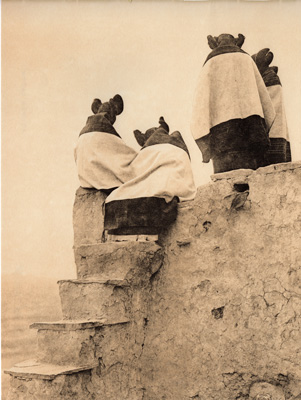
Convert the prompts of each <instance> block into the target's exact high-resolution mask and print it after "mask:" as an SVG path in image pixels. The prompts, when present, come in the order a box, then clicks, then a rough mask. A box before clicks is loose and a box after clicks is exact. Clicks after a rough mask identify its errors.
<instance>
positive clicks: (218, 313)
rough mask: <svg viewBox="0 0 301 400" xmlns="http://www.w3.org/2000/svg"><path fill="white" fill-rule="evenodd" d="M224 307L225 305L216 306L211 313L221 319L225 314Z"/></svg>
mask: <svg viewBox="0 0 301 400" xmlns="http://www.w3.org/2000/svg"><path fill="white" fill-rule="evenodd" d="M224 309H225V306H223V307H219V308H214V309H213V310H211V314H212V315H213V316H214V318H215V319H221V318H223V316H224Z"/></svg>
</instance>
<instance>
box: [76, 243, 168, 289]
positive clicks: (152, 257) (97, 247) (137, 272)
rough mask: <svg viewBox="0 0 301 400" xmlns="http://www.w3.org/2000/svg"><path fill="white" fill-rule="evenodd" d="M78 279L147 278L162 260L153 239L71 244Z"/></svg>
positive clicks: (130, 281) (133, 281)
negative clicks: (80, 244) (147, 240)
mask: <svg viewBox="0 0 301 400" xmlns="http://www.w3.org/2000/svg"><path fill="white" fill-rule="evenodd" d="M74 253H75V263H76V266H77V274H78V278H88V277H98V278H99V279H120V280H127V281H128V282H129V283H130V284H131V285H135V284H141V282H143V281H144V280H147V279H149V277H150V276H152V275H153V274H154V273H155V272H157V271H158V269H159V268H160V267H161V265H162V263H163V257H164V255H163V250H162V248H161V247H160V246H158V245H157V244H156V243H154V242H107V243H98V244H91V245H82V246H79V247H75V250H74Z"/></svg>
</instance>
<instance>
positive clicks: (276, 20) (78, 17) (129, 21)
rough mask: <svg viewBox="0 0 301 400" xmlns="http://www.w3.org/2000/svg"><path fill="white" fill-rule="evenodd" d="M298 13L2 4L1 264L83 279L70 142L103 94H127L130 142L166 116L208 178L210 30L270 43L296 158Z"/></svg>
mask: <svg viewBox="0 0 301 400" xmlns="http://www.w3.org/2000/svg"><path fill="white" fill-rule="evenodd" d="M300 17H301V2H298V1H285V2H282V3H281V2H277V1H273V2H272V1H270V2H245V1H241V2H235V1H227V0H224V1H222V0H220V1H213V0H211V1H208V2H196V1H194V2H184V1H180V0H178V1H139V0H133V1H132V2H130V1H127V0H123V1H109V0H108V1H106V0H102V1H78V2H75V1H66V2H63V1H53V2H50V1H38V0H36V1H22V2H21V1H5V0H4V1H2V271H3V272H5V273H6V272H19V273H23V274H35V275H41V276H42V275H43V276H44V275H47V276H52V277H57V278H58V279H62V278H73V277H75V265H74V261H73V252H72V246H73V228H72V206H73V201H74V194H75V190H76V189H77V187H78V186H79V184H78V180H77V175H76V168H75V163H74V158H73V148H74V145H75V143H76V140H77V137H78V134H79V131H80V130H81V128H82V127H83V126H84V125H85V122H86V119H87V117H88V116H89V115H91V114H92V113H91V110H90V106H91V103H92V100H93V99H94V98H95V97H98V98H100V99H101V100H103V101H107V100H108V99H109V98H111V97H113V96H114V95H115V94H117V93H119V94H120V95H121V96H122V97H123V99H124V103H125V107H124V112H123V113H122V114H121V115H120V116H119V117H117V122H116V124H115V127H116V129H117V131H118V132H119V133H120V135H121V136H122V137H123V139H124V140H125V141H126V142H127V143H128V144H129V145H131V146H135V141H134V139H133V130H134V129H140V130H142V131H145V130H146V129H148V128H150V127H152V126H157V125H158V119H159V117H160V116H161V115H163V116H164V117H165V120H166V121H167V123H168V124H169V125H170V129H171V131H174V130H179V131H180V132H181V133H182V134H183V136H184V138H185V140H186V143H187V144H188V146H189V148H190V152H191V154H192V167H193V171H194V174H195V179H196V182H197V184H198V185H200V184H204V183H207V182H209V180H210V174H211V173H212V169H211V165H208V164H203V163H202V162H201V155H200V153H199V151H198V149H197V148H196V145H195V143H194V141H193V139H192V137H191V134H190V116H191V106H192V101H193V94H194V90H195V86H196V82H197V78H198V75H199V72H200V69H201V66H202V64H203V62H204V60H205V58H206V56H207V55H208V53H209V52H210V49H209V47H208V45H207V35H209V34H211V35H214V36H217V35H219V34H220V33H231V34H233V35H235V36H237V34H238V33H242V34H244V35H245V37H246V40H245V43H244V45H243V49H244V50H245V51H246V52H248V53H250V54H253V53H255V52H257V51H258V50H260V49H262V48H264V47H269V48H270V49H271V50H272V51H273V53H274V55H275V57H274V61H273V63H272V64H273V65H277V66H278V67H279V76H280V79H281V81H282V85H283V92H284V100H285V106H286V112H287V119H288V127H289V132H290V137H291V146H292V155H293V160H300V159H301V130H300V126H301V51H300V49H301V24H300V20H301V18H300Z"/></svg>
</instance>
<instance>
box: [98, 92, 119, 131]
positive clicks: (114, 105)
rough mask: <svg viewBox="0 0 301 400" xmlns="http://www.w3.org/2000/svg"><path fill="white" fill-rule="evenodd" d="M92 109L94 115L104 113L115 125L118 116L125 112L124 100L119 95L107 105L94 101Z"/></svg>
mask: <svg viewBox="0 0 301 400" xmlns="http://www.w3.org/2000/svg"><path fill="white" fill-rule="evenodd" d="M91 109H92V111H93V113H94V114H100V113H104V114H105V116H106V118H107V119H108V120H109V121H110V122H111V124H112V125H113V124H114V122H115V121H116V115H119V114H121V113H122V111H123V100H122V97H121V96H120V95H119V94H116V95H115V96H114V97H113V98H112V99H110V100H109V101H107V102H106V103H102V102H101V100H100V99H94V100H93V102H92V105H91Z"/></svg>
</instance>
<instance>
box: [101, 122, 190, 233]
mask: <svg viewBox="0 0 301 400" xmlns="http://www.w3.org/2000/svg"><path fill="white" fill-rule="evenodd" d="M159 124H160V125H159V127H157V128H151V129H148V130H147V131H146V133H145V134H142V133H141V132H140V131H138V130H136V131H134V135H135V137H136V140H137V142H138V143H139V144H140V146H142V148H141V150H140V152H139V153H138V155H137V157H136V158H135V159H134V160H133V162H132V164H131V166H132V168H133V171H134V176H135V177H134V178H133V179H132V180H129V181H128V182H126V183H124V184H123V185H121V186H120V187H119V188H117V189H116V190H114V191H113V192H112V193H111V194H110V195H109V196H108V197H107V199H106V202H105V222H104V227H105V230H107V232H108V234H109V235H113V237H114V239H115V240H120V238H121V237H122V240H124V237H123V236H124V235H126V236H127V237H128V238H130V237H131V236H132V235H147V237H148V238H151V239H148V240H157V235H158V233H160V231H161V230H162V228H166V227H167V226H168V225H170V224H171V223H172V222H174V221H175V219H176V217H177V207H178V202H179V201H186V200H192V199H193V198H194V196H195V194H196V188H195V185H194V180H193V174H192V170H191V164H190V159H189V154H188V150H187V147H186V145H185V143H184V141H183V139H182V136H181V134H180V132H178V131H176V132H173V133H172V134H171V135H169V127H168V125H167V124H166V122H165V121H164V118H163V117H161V118H160V120H159ZM115 235H117V237H115ZM118 237H119V239H118ZM134 240H136V239H135V238H134ZM139 240H140V239H139Z"/></svg>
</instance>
